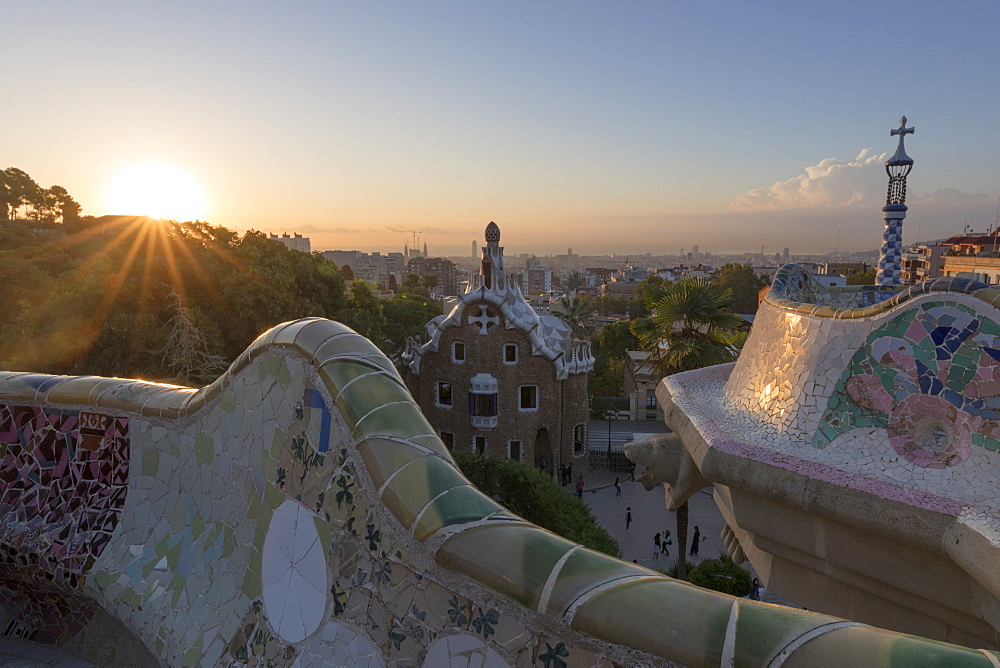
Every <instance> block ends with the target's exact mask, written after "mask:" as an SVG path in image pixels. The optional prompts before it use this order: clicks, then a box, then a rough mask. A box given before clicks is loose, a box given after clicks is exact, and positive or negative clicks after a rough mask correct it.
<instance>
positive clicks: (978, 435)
mask: <svg viewBox="0 0 1000 668" xmlns="http://www.w3.org/2000/svg"><path fill="white" fill-rule="evenodd" d="M870 427H876V428H883V429H885V430H886V432H887V434H888V436H889V442H890V444H891V445H892V447H893V449H895V451H896V452H897V453H898V454H899V455H900V456H901V457H903V458H904V459H906V460H907V461H908V462H910V463H912V464H915V465H917V466H920V467H924V468H941V469H943V468H948V467H951V466H955V465H956V464H960V463H961V462H964V461H965V460H966V459H968V457H969V454H970V453H971V450H972V447H973V446H981V447H984V448H986V449H987V450H991V451H996V449H997V447H998V446H1000V441H998V437H1000V326H998V325H997V324H996V323H995V322H993V321H991V320H987V319H985V318H982V317H980V316H978V315H977V314H975V313H974V312H973V311H971V310H970V309H968V308H966V307H964V306H961V305H959V304H957V303H954V302H928V303H925V304H922V305H921V306H920V308H919V309H913V310H908V311H906V312H905V313H902V314H901V315H899V316H897V317H895V318H893V319H892V320H890V321H889V322H888V323H886V324H884V325H882V326H881V327H879V328H878V329H877V330H875V331H874V332H872V334H871V335H870V336H869V337H868V340H867V341H866V342H865V345H864V346H862V347H861V349H859V350H858V352H857V353H856V354H855V355H854V358H853V359H852V360H851V363H850V364H849V365H848V367H847V369H846V370H845V371H844V375H843V377H842V378H841V380H840V382H839V383H838V384H837V388H836V390H835V391H834V393H833V396H832V397H831V398H830V402H829V404H828V405H827V409H826V412H825V413H824V414H823V418H822V419H821V421H820V428H819V429H818V430H817V432H816V435H815V437H814V439H813V445H814V446H815V447H825V446H826V445H828V444H829V443H831V442H832V441H833V440H834V439H836V438H837V436H839V435H840V434H843V433H846V432H847V431H850V430H852V429H856V428H870Z"/></svg>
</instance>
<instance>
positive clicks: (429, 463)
mask: <svg viewBox="0 0 1000 668" xmlns="http://www.w3.org/2000/svg"><path fill="white" fill-rule="evenodd" d="M0 448H2V455H3V465H2V471H0V478H2V483H0V491H2V498H0V513H2V519H3V523H2V527H3V528H2V537H0V547H2V565H0V576H2V577H0V596H2V599H3V603H4V604H3V606H0V615H2V619H0V624H2V628H3V630H4V635H5V636H7V637H6V638H4V639H3V641H2V642H0V653H2V652H6V653H8V654H10V653H12V652H15V651H23V652H24V655H25V656H33V655H31V652H43V651H50V650H45V649H44V648H41V649H40V646H41V645H45V646H49V647H54V648H56V650H57V651H56V652H55V653H56V654H58V653H59V652H64V653H65V656H75V657H79V658H80V659H81V661H80V662H79V663H80V665H86V663H87V662H90V663H93V664H97V665H151V664H154V663H162V664H165V665H171V666H191V665H232V664H234V663H235V664H252V665H275V666H277V665H298V666H305V665H397V664H399V665H428V666H439V665H456V664H462V663H463V662H465V663H468V662H472V663H473V664H475V665H479V664H482V665H488V666H494V665H495V666H500V665H517V666H529V665H540V666H545V667H546V668H556V667H558V666H565V665H581V666H583V665H588V666H589V665H600V666H608V667H611V666H614V665H628V666H636V665H654V664H659V665H662V664H666V663H668V662H677V663H680V664H687V665H698V666H701V665H705V666H709V665H711V666H715V665H720V664H721V665H727V666H728V665H744V666H764V665H770V666H779V665H788V666H814V665H820V664H827V665H831V664H836V665H859V666H860V665H864V666H888V665H894V666H907V667H912V666H919V665H949V666H983V667H984V668H987V667H991V666H996V665H1000V664H998V659H997V658H996V655H994V654H992V653H988V652H983V651H979V650H973V649H967V648H963V647H959V646H956V645H949V644H945V643H940V642H936V641H931V640H927V639H923V638H919V637H915V636H907V635H902V634H898V633H894V632H890V631H886V630H881V629H878V628H872V627H869V626H864V625H860V624H856V623H852V622H848V621H844V620H841V619H837V618H833V617H829V616H825V615H821V614H817V613H812V612H808V611H804V610H797V609H790V608H784V607H779V606H773V605H768V604H765V603H759V602H755V601H750V600H746V599H734V598H732V597H730V596H727V595H724V594H720V593H716V592H712V591H707V590H703V589H700V588H698V587H695V586H692V585H690V584H686V583H683V582H679V581H675V580H672V579H670V578H668V577H665V576H662V575H660V574H658V573H656V572H653V571H649V570H646V569H644V568H641V567H639V566H636V565H634V564H629V563H625V562H623V561H620V560H617V559H613V558H610V557H607V556H604V555H601V554H598V553H595V552H592V551H590V550H587V549H585V548H582V547H580V546H578V545H575V544H573V543H570V542H569V541H566V540H564V539H562V538H560V537H558V536H556V535H554V534H552V533H549V532H548V531H545V530H543V529H540V528H538V527H536V526H534V525H532V524H530V523H528V522H525V521H524V520H522V519H520V518H518V517H516V516H515V515H513V514H511V513H510V512H508V511H507V510H505V509H504V508H502V507H500V506H499V505H497V504H496V503H495V502H494V501H493V500H492V499H490V498H489V497H488V496H485V495H484V494H482V493H480V492H479V491H478V490H477V489H476V488H474V487H473V486H472V485H471V484H470V483H469V482H468V481H467V480H466V479H465V478H464V477H463V476H462V474H461V473H460V472H459V470H458V469H457V468H456V466H455V464H454V462H453V461H452V459H451V457H450V455H449V453H448V452H447V450H446V449H445V448H444V447H443V445H442V443H441V441H440V440H439V439H438V438H437V436H436V435H435V433H434V430H433V429H432V428H431V426H430V425H429V424H428V423H427V421H426V420H425V419H424V417H423V415H422V414H421V412H420V410H419V409H418V408H417V406H416V405H415V404H414V402H413V400H412V399H411V397H410V395H409V393H408V392H407V390H406V389H405V387H404V386H403V383H402V381H401V380H400V378H399V376H398V374H397V373H396V371H395V369H394V368H393V365H392V363H391V362H390V361H389V360H388V359H387V358H386V357H385V356H383V355H382V353H380V352H379V351H378V349H377V348H376V347H375V346H374V345H373V344H372V343H371V342H369V341H368V340H367V339H365V338H364V337H362V336H360V335H358V334H356V333H354V332H353V331H351V330H350V329H348V328H346V327H344V326H342V325H339V324H337V323H334V322H330V321H327V320H322V319H305V320H299V321H295V322H291V323H286V324H283V325H279V326H277V327H275V328H274V329H272V330H270V331H268V332H267V333H265V334H263V335H262V336H261V337H260V338H258V339H257V340H256V341H255V342H254V343H253V344H252V345H251V346H250V348H249V349H248V350H246V351H245V352H244V353H243V354H242V355H240V357H239V358H238V359H237V360H236V361H235V362H234V363H233V364H232V366H231V367H230V368H229V370H228V371H227V372H226V373H225V374H224V375H223V376H222V377H221V378H219V379H218V380H217V381H215V382H214V383H212V384H211V385H209V386H207V387H204V388H202V389H200V390H194V389H188V388H181V387H173V386H165V385H160V384H155V383H148V382H143V381H137V380H121V379H109V378H97V377H66V376H48V375H40V374H30V373H11V372H2V373H0ZM18 638H23V639H24V640H18ZM29 640H30V641H32V642H31V643H29V642H28V641H29ZM32 643H34V644H32ZM50 655H54V654H52V651H50ZM453 662H454V663H453Z"/></svg>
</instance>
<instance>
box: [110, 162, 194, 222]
mask: <svg viewBox="0 0 1000 668" xmlns="http://www.w3.org/2000/svg"><path fill="white" fill-rule="evenodd" d="M107 202H108V204H107V205H108V209H107V211H108V213H111V214H116V215H128V216H150V217H151V218H170V219H173V220H178V221H186V220H195V219H204V218H205V210H206V206H205V196H204V194H203V193H202V189H201V187H200V186H199V185H198V183H197V181H195V180H194V179H193V178H192V177H191V175H189V174H187V173H186V172H184V171H182V170H180V169H177V168H175V167H171V166H168V165H159V164H141V165H130V166H129V167H126V168H124V169H122V170H121V171H120V172H119V173H118V175H117V176H115V178H114V180H113V181H112V182H111V186H110V188H109V189H108V200H107Z"/></svg>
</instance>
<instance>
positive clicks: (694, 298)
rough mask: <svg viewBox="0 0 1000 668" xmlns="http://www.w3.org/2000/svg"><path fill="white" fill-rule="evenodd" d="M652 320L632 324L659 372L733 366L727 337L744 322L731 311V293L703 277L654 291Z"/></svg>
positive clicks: (733, 351)
mask: <svg viewBox="0 0 1000 668" xmlns="http://www.w3.org/2000/svg"><path fill="white" fill-rule="evenodd" d="M647 305H648V306H649V307H650V315H649V316H647V317H645V318H639V319H638V320H635V321H633V323H632V333H633V334H635V335H636V337H637V338H638V339H639V344H640V346H641V347H642V348H643V350H648V351H650V352H652V353H653V355H654V357H655V358H656V359H657V360H658V363H659V364H660V366H661V367H662V368H664V369H665V370H669V371H687V370H689V369H698V368H701V367H704V366H711V365H713V364H723V363H725V362H731V361H733V359H734V357H735V348H734V347H733V345H732V341H731V338H730V337H729V336H728V334H730V333H731V332H735V331H736V330H737V328H738V327H739V326H740V325H741V324H742V322H743V320H742V318H740V317H739V316H738V315H736V314H735V313H732V312H731V311H730V309H731V305H732V301H731V296H730V291H729V290H728V289H724V288H720V287H719V286H717V285H715V284H714V283H712V282H710V281H708V280H706V279H704V278H685V279H682V280H680V281H676V282H674V283H669V284H667V285H666V286H665V287H664V288H661V289H659V290H656V291H652V292H651V293H650V295H649V297H648V301H647Z"/></svg>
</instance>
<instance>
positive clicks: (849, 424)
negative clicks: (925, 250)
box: [660, 267, 1000, 583]
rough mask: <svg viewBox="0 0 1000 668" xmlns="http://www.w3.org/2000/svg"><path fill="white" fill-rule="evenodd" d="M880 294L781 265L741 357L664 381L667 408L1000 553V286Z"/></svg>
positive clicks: (713, 445)
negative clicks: (829, 285)
mask: <svg viewBox="0 0 1000 668" xmlns="http://www.w3.org/2000/svg"><path fill="white" fill-rule="evenodd" d="M878 292H879V289H878V288H869V287H863V288H853V289H848V290H840V291H837V290H831V289H826V288H822V287H821V286H818V285H817V284H815V283H814V282H812V281H811V279H808V277H806V276H805V275H804V272H802V271H801V268H795V267H786V268H783V269H782V272H780V273H779V276H778V278H777V279H776V281H775V286H774V287H772V289H771V291H770V292H769V294H768V296H767V298H766V299H765V302H764V303H763V304H762V305H761V307H760V310H759V311H758V314H757V318H756V320H755V323H754V328H753V331H752V332H751V335H750V337H749V340H748V341H747V344H746V346H745V347H744V349H743V351H742V353H741V355H740V358H739V360H738V361H737V362H736V363H735V364H730V365H722V366H719V367H711V368H707V369H701V370H698V371H694V372H688V373H685V374H678V375H676V376H672V377H669V378H667V379H665V381H664V384H663V387H662V390H661V395H662V396H660V399H661V402H662V403H663V404H664V405H665V406H668V407H670V410H671V411H674V412H675V414H676V416H677V417H680V416H683V419H682V420H681V421H682V422H684V424H686V425H690V426H691V427H692V428H693V429H694V430H696V432H697V434H698V436H699V439H700V442H701V443H702V445H699V446H698V447H700V448H705V447H707V448H708V449H709V450H711V451H717V452H719V453H724V454H725V455H732V456H735V457H736V458H739V459H740V460H746V461H748V462H754V463H755V465H758V464H763V465H766V466H765V467H764V468H762V469H760V470H761V471H764V470H765V469H766V470H768V471H770V469H769V468H767V467H776V468H778V469H783V470H785V471H788V472H791V473H793V474H798V475H800V476H804V477H806V478H807V479H809V480H815V481H822V482H824V483H830V484H831V485H834V486H836V487H838V488H841V489H844V490H850V491H851V492H850V493H851V494H854V495H853V496H849V495H847V494H846V492H845V495H844V496H843V499H848V498H849V499H850V500H851V504H854V505H856V506H857V507H868V506H870V505H871V504H876V505H877V501H873V500H872V499H873V498H875V499H879V498H881V499H885V500H888V501H892V502H898V503H902V504H906V505H908V506H912V507H914V508H916V509H920V510H921V511H929V512H930V513H933V514H937V516H944V517H947V518H948V519H947V520H941V521H942V522H943V524H942V526H953V527H954V529H952V530H953V531H955V532H959V533H960V534H961V535H964V536H965V538H964V539H963V540H965V541H969V540H972V539H971V538H970V537H971V536H973V535H975V536H978V537H980V538H981V539H985V543H986V544H987V545H992V546H993V547H994V548H1000V501H998V500H997V498H996V494H995V490H996V489H997V487H998V485H1000V454H998V452H997V450H998V448H1000V422H998V420H1000V372H998V369H1000V324H998V323H1000V311H998V310H997V306H998V305H1000V299H998V297H1000V292H998V291H997V290H996V289H995V288H989V287H987V286H985V285H983V284H980V283H975V282H973V281H968V280H964V279H949V280H937V281H929V282H927V283H924V284H921V285H917V286H911V287H909V288H905V289H900V290H899V291H896V292H891V293H889V292H887V293H886V294H882V295H880V294H878ZM879 298H882V300H881V301H875V300H877V299H879ZM808 300H812V302H813V303H809V301H808ZM873 301H874V303H872V302H873ZM679 424H680V423H679V422H678V425H679ZM699 439H696V440H699ZM685 440H687V439H685ZM697 457H698V458H699V460H701V458H703V457H706V452H705V451H703V450H699V451H698V453H697ZM727 461H730V460H727ZM752 470H753V466H749V467H747V466H746V465H744V469H741V471H744V473H742V474H741V475H743V476H745V477H748V478H752V477H753V474H752V473H750V471H752ZM712 479H713V480H715V478H712ZM788 479H789V480H790V479H791V478H788ZM808 489H809V491H808V492H807V497H808V496H810V495H813V494H818V491H816V489H819V488H818V487H813V486H810V487H809V488H808ZM758 492H759V493H765V492H763V491H762V490H758ZM838 493H839V492H838ZM856 493H857V494H856ZM789 503H790V504H791V505H794V504H793V503H791V502H790V501H789ZM802 503H806V501H802ZM872 507H875V506H872ZM888 508H890V506H886V510H885V511H884V512H886V513H891V512H892V511H891V510H889V509H888ZM831 512H832V511H831ZM926 517H927V518H930V517H931V515H927V516H926ZM927 521H929V522H931V523H932V524H933V522H934V521H937V520H931V519H928V520H927ZM950 523H953V524H950ZM915 526H916V525H915ZM921 531H923V532H925V533H924V534H922V535H920V536H919V537H916V538H915V539H919V540H922V541H924V542H929V543H931V544H933V543H935V542H940V541H941V540H943V537H940V538H935V536H936V534H935V536H930V535H926V532H927V531H928V529H927V528H926V527H923V528H922V529H921ZM956 535H958V534H956ZM951 542H952V543H957V542H958V541H951ZM955 549H958V548H955ZM961 549H964V548H961ZM946 558H949V559H950V558H952V556H951V553H949V554H948V555H946ZM954 559H955V560H956V562H957V563H959V565H962V564H964V563H966V561H967V559H969V557H965V556H961V557H954ZM962 567H963V568H965V567H964V566H962ZM970 569H972V570H970ZM965 570H967V571H970V574H973V571H974V573H975V574H973V579H974V581H976V580H978V581H979V582H983V583H986V582H988V581H990V578H991V577H992V576H989V575H985V574H982V575H980V574H978V571H975V567H969V568H965Z"/></svg>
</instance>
